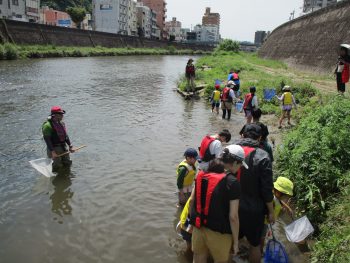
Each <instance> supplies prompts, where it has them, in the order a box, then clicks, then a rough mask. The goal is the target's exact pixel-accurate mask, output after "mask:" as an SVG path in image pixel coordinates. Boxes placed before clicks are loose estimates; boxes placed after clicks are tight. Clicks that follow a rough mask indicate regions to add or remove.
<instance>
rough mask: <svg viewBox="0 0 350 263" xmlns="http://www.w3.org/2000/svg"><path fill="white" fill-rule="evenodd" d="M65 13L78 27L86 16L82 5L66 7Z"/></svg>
mask: <svg viewBox="0 0 350 263" xmlns="http://www.w3.org/2000/svg"><path fill="white" fill-rule="evenodd" d="M66 11H67V13H68V14H69V15H70V17H71V18H72V21H73V22H74V23H75V24H76V25H77V27H78V28H80V23H81V22H82V21H83V20H84V18H85V16H86V10H85V8H84V7H68V8H67V9H66Z"/></svg>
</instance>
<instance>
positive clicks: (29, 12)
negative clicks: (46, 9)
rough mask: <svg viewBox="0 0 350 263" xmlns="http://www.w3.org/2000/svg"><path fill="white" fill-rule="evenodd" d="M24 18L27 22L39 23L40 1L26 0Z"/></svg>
mask: <svg viewBox="0 0 350 263" xmlns="http://www.w3.org/2000/svg"><path fill="white" fill-rule="evenodd" d="M0 1H1V0H0ZM26 16H27V21H29V22H35V23H38V22H39V21H40V0H26Z"/></svg>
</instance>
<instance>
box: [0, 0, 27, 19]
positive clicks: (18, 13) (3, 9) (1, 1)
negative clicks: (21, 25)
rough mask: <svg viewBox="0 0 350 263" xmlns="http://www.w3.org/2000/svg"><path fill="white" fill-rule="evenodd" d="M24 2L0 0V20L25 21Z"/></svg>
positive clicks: (20, 0) (23, 0)
mask: <svg viewBox="0 0 350 263" xmlns="http://www.w3.org/2000/svg"><path fill="white" fill-rule="evenodd" d="M25 6H26V3H25V0H0V18H6V19H12V20H19V21H27V19H26V14H25V10H26V9H25Z"/></svg>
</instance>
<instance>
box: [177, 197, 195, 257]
mask: <svg viewBox="0 0 350 263" xmlns="http://www.w3.org/2000/svg"><path fill="white" fill-rule="evenodd" d="M190 201H191V198H189V199H188V200H187V202H186V205H185V206H184V209H183V210H182V212H181V215H180V221H179V223H178V224H177V226H176V232H178V233H179V234H180V235H181V237H182V238H183V240H185V241H186V244H187V251H191V240H192V230H193V226H192V225H190V218H189V208H190Z"/></svg>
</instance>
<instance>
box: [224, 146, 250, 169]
mask: <svg viewBox="0 0 350 263" xmlns="http://www.w3.org/2000/svg"><path fill="white" fill-rule="evenodd" d="M226 149H228V151H229V152H230V154H231V155H232V156H233V157H234V158H235V159H236V160H237V161H240V162H242V165H243V166H244V168H246V169H249V166H248V165H247V163H246V162H245V161H244V159H245V158H244V150H243V148H242V147H241V146H240V145H236V144H232V145H229V146H227V147H226Z"/></svg>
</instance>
